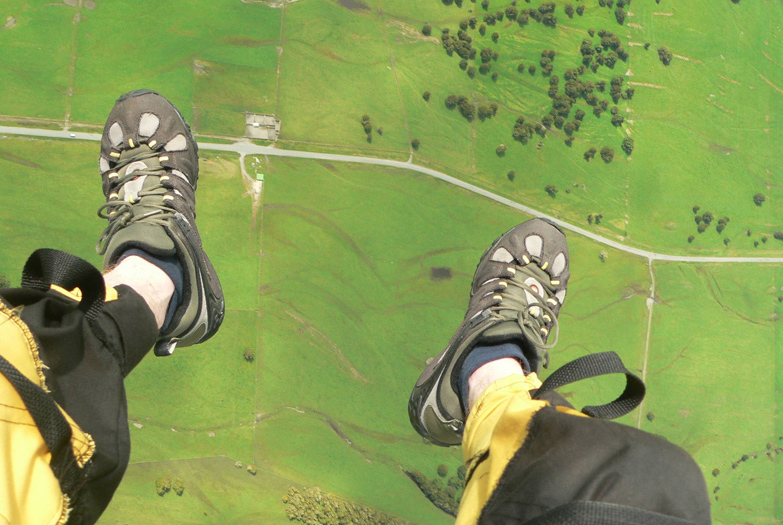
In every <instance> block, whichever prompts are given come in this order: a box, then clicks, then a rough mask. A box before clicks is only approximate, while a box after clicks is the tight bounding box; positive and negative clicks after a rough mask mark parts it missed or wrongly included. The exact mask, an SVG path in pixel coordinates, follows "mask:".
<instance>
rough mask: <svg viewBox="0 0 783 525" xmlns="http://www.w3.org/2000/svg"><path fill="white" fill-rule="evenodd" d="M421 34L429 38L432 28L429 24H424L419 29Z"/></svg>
mask: <svg viewBox="0 0 783 525" xmlns="http://www.w3.org/2000/svg"><path fill="white" fill-rule="evenodd" d="M421 34H422V35H424V36H430V35H431V34H432V26H431V25H429V24H424V27H422V28H421Z"/></svg>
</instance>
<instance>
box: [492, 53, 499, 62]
mask: <svg viewBox="0 0 783 525" xmlns="http://www.w3.org/2000/svg"><path fill="white" fill-rule="evenodd" d="M499 56H500V53H498V52H497V51H493V52H492V60H494V61H495V62H497V61H498V57H499Z"/></svg>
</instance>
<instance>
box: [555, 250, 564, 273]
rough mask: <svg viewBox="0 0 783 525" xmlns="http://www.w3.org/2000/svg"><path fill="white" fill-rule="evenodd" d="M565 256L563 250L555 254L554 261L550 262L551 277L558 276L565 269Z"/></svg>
mask: <svg viewBox="0 0 783 525" xmlns="http://www.w3.org/2000/svg"><path fill="white" fill-rule="evenodd" d="M565 264H566V258H565V254H564V253H563V252H560V253H558V254H557V257H555V262H553V263H552V277H558V276H559V275H560V274H561V273H563V270H565Z"/></svg>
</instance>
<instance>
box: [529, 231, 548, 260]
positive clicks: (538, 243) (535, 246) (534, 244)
mask: <svg viewBox="0 0 783 525" xmlns="http://www.w3.org/2000/svg"><path fill="white" fill-rule="evenodd" d="M543 247H544V239H542V238H541V236H540V235H528V236H527V237H525V248H527V251H528V253H530V255H532V256H533V257H541V250H542V248H543Z"/></svg>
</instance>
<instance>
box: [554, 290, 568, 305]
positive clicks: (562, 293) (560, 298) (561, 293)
mask: <svg viewBox="0 0 783 525" xmlns="http://www.w3.org/2000/svg"><path fill="white" fill-rule="evenodd" d="M565 294H566V291H565V290H560V291H559V292H557V293H555V297H557V300H558V301H560V304H563V302H565Z"/></svg>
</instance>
